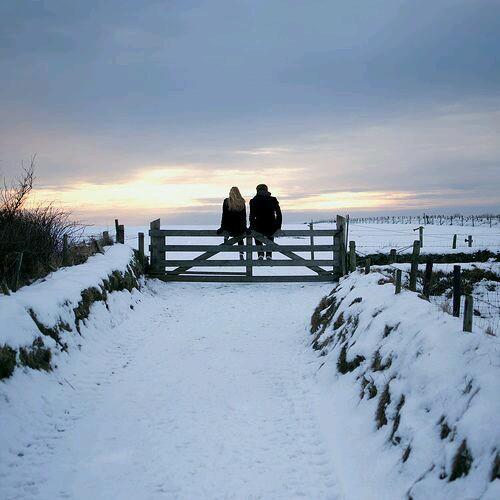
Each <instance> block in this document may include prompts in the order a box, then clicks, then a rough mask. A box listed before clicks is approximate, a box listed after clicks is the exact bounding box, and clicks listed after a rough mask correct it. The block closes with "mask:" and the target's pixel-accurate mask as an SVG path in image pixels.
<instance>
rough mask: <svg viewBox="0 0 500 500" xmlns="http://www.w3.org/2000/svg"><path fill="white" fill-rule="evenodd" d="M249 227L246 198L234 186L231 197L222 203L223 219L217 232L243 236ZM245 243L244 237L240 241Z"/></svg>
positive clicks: (241, 256)
mask: <svg viewBox="0 0 500 500" xmlns="http://www.w3.org/2000/svg"><path fill="white" fill-rule="evenodd" d="M246 229H247V210H246V207H245V200H244V198H243V196H241V193H240V190H239V189H238V188H237V187H236V186H233V187H232V188H231V190H230V191H229V198H226V199H225V200H224V203H223V204H222V219H221V222H220V228H219V229H217V234H223V233H227V234H229V236H241V235H243V234H245V233H246ZM238 245H243V239H241V240H240V241H238ZM240 260H243V252H240Z"/></svg>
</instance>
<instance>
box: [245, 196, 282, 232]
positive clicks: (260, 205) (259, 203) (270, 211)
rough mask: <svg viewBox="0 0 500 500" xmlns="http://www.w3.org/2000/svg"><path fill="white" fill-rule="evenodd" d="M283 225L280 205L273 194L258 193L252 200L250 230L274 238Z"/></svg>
mask: <svg viewBox="0 0 500 500" xmlns="http://www.w3.org/2000/svg"><path fill="white" fill-rule="evenodd" d="M281 223H282V216H281V209H280V204H279V203H278V200H277V199H276V198H275V197H274V196H271V193H265V192H264V193H257V194H256V196H254V197H253V198H252V199H251V200H250V229H254V230H255V231H258V232H259V233H262V234H263V235H264V236H272V235H273V234H274V233H275V232H276V231H277V230H278V229H281Z"/></svg>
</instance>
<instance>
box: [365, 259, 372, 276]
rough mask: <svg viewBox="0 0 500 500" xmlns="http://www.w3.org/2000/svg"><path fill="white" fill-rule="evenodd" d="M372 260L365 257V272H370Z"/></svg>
mask: <svg viewBox="0 0 500 500" xmlns="http://www.w3.org/2000/svg"><path fill="white" fill-rule="evenodd" d="M371 263H372V260H371V259H370V257H367V258H366V259H365V274H370V266H371Z"/></svg>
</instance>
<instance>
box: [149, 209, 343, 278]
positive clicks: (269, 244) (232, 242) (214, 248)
mask: <svg viewBox="0 0 500 500" xmlns="http://www.w3.org/2000/svg"><path fill="white" fill-rule="evenodd" d="M149 236H150V240H151V244H150V246H149V250H150V256H151V261H150V264H151V265H150V273H149V275H150V276H154V277H156V278H159V279H161V280H164V281H194V282H251V283H259V282H309V281H336V280H338V278H339V277H340V276H343V275H344V274H345V272H346V244H345V236H346V235H345V219H344V218H343V217H340V216H339V217H337V229H291V230H284V231H279V233H277V234H276V235H275V240H276V239H279V238H290V237H292V238H300V239H304V240H305V241H307V243H304V244H302V243H300V244H291V245H290V244H278V243H277V242H276V241H274V242H273V241H271V240H269V238H267V237H266V236H264V235H262V234H260V233H258V232H257V231H251V232H250V234H244V235H241V236H236V237H223V236H222V235H219V234H217V231H214V230H206V229H161V227H160V219H157V220H155V221H153V222H151V224H150V231H149ZM170 237H175V238H176V239H178V238H186V239H189V242H186V243H183V244H178V243H175V244H169V243H168V239H169V238H170ZM207 237H217V238H219V240H220V239H221V238H224V241H223V242H222V243H220V244H207V243H201V244H193V241H194V240H196V239H198V238H207ZM315 237H322V238H324V237H327V238H328V240H330V242H329V243H326V244H325V243H323V244H317V243H315V241H314V239H315ZM254 240H258V241H260V242H262V246H257V245H256V244H255V243H253V242H254ZM239 241H243V243H244V244H243V245H238V244H237V243H238V242H239ZM258 251H266V252H268V251H272V252H273V253H279V254H282V255H284V256H285V257H287V259H275V258H273V259H272V260H254V259H253V254H254V253H256V252H258ZM170 252H175V253H178V252H181V253H184V252H197V253H199V255H197V256H196V257H194V258H191V259H187V258H182V259H178V258H175V259H168V258H167V255H168V253H170ZM239 252H243V256H244V258H243V260H238V257H239ZM296 252H307V253H308V255H309V257H308V258H305V257H302V256H300V255H297V253H296ZM317 252H328V254H329V256H328V258H321V259H315V255H316V253H317ZM220 253H227V254H229V255H230V256H235V257H236V258H228V259H224V260H222V259H213V260H210V258H211V257H213V256H215V255H218V254H220ZM272 266H279V267H297V266H299V267H305V268H307V269H309V270H311V271H313V272H314V274H308V275H296V274H289V275H266V276H259V275H257V276H256V275H254V272H253V271H254V267H272ZM167 268H171V269H168V270H167ZM192 268H209V269H210V268H212V269H213V268H244V269H245V270H244V271H237V270H230V271H228V270H222V271H221V270H219V269H217V270H201V271H197V270H195V271H193V270H192ZM326 268H328V269H326Z"/></svg>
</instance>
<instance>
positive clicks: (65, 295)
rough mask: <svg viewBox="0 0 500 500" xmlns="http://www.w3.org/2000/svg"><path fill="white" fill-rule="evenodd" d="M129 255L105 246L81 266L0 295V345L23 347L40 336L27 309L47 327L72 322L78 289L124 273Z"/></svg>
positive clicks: (129, 251) (128, 251)
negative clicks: (102, 250) (116, 273)
mask: <svg viewBox="0 0 500 500" xmlns="http://www.w3.org/2000/svg"><path fill="white" fill-rule="evenodd" d="M132 255H133V252H132V249H131V248H130V247H128V246H125V245H113V246H110V247H105V251H104V254H96V255H94V256H92V257H90V258H89V259H88V261H87V262H85V263H84V264H80V265H78V266H72V267H64V268H62V269H59V270H58V271H56V272H53V273H51V274H50V275H49V276H47V277H46V278H44V279H43V280H40V281H39V282H37V283H34V284H32V285H30V286H25V287H23V288H21V289H20V290H18V291H17V292H16V293H13V294H11V295H0V325H1V326H0V345H3V344H8V345H10V346H11V347H13V348H17V347H19V346H26V345H29V344H31V343H32V342H33V340H34V339H35V338H36V337H38V336H40V331H39V330H38V328H37V327H36V325H35V323H34V322H33V320H32V319H31V317H30V316H29V314H28V310H29V309H31V310H33V312H34V313H35V314H36V317H37V319H38V320H39V321H40V322H42V323H43V324H44V325H45V326H47V327H52V326H55V325H56V324H57V323H58V322H59V321H61V320H62V321H65V322H66V323H69V324H71V323H73V322H74V316H73V317H72V313H73V308H75V307H76V306H77V305H78V302H79V301H80V300H81V298H82V297H81V292H82V290H84V289H86V288H90V287H99V286H100V285H101V284H102V281H103V280H104V279H106V278H107V277H108V276H109V275H110V274H111V273H112V272H113V271H116V270H118V271H125V270H126V269H127V266H128V264H129V263H130V261H131V259H132ZM47 341H48V342H49V343H50V339H48V340H47Z"/></svg>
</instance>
